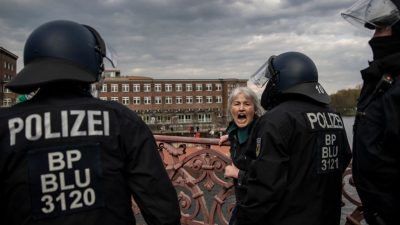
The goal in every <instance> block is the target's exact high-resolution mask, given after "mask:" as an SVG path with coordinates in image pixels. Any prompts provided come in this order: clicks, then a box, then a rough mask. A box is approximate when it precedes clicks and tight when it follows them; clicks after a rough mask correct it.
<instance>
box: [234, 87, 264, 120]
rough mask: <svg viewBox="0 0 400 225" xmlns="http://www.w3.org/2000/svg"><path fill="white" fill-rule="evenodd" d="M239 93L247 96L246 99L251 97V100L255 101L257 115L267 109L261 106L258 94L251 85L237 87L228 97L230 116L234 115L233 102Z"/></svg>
mask: <svg viewBox="0 0 400 225" xmlns="http://www.w3.org/2000/svg"><path fill="white" fill-rule="evenodd" d="M239 94H243V95H244V96H245V97H246V99H249V100H250V101H251V102H253V104H254V113H255V114H256V115H257V116H261V115H262V114H264V112H265V110H264V108H263V107H262V106H261V103H260V100H259V99H258V97H257V94H256V93H255V92H254V91H253V90H251V89H250V88H249V87H236V88H235V89H233V90H232V92H231V94H230V95H229V98H228V109H229V116H232V115H231V113H230V112H231V110H230V109H231V105H232V102H233V100H234V99H235V98H236V97H237V96H238V95H239Z"/></svg>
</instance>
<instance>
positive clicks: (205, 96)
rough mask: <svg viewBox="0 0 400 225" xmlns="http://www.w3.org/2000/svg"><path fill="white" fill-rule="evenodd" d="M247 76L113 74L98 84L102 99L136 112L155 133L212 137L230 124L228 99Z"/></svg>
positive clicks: (243, 84) (245, 82)
mask: <svg viewBox="0 0 400 225" xmlns="http://www.w3.org/2000/svg"><path fill="white" fill-rule="evenodd" d="M246 85H247V80H244V79H153V78H150V77H138V76H127V77H119V76H115V74H113V73H111V74H109V75H106V78H105V79H104V81H103V83H101V84H99V86H98V88H99V98H100V99H103V100H111V101H117V102H120V103H122V104H123V105H126V106H127V107H128V108H130V109H131V110H133V111H135V112H136V113H137V114H138V115H140V116H141V117H142V119H143V120H144V121H145V122H146V124H148V125H149V127H150V129H151V130H152V131H153V132H154V133H156V134H167V133H168V134H171V133H172V134H180V135H192V134H199V133H201V134H203V136H204V135H206V136H210V137H213V136H214V134H216V132H219V131H221V130H223V129H225V128H226V126H227V124H228V122H229V121H228V120H229V117H228V114H229V112H228V109H227V99H228V96H229V94H230V93H231V91H232V89H234V88H235V87H238V86H246Z"/></svg>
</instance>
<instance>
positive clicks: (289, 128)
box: [237, 100, 351, 225]
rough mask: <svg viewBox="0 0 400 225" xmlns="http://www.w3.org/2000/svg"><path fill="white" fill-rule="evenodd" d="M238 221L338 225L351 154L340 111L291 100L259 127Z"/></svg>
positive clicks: (253, 139)
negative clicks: (345, 172)
mask: <svg viewBox="0 0 400 225" xmlns="http://www.w3.org/2000/svg"><path fill="white" fill-rule="evenodd" d="M248 147H249V149H248V151H254V152H255V153H256V156H257V158H256V159H255V160H253V161H252V162H251V164H250V166H249V170H248V172H247V174H246V176H244V178H243V181H242V185H243V186H244V188H246V189H247V190H246V193H245V196H244V197H243V201H242V202H240V203H238V220H237V221H238V224H239V225H242V224H253V225H254V224H268V225H277V224H279V225H293V224H308V225H321V224H324V225H338V224H339V223H340V212H341V189H342V174H343V172H344V170H345V168H346V167H347V166H348V164H349V162H350V158H351V152H350V147H349V144H348V140H347V136H346V132H345V128H344V125H343V122H342V119H341V117H340V115H339V114H337V113H335V112H333V111H332V110H331V109H330V108H329V107H328V106H326V105H319V104H316V103H313V102H311V101H308V100H287V101H284V102H281V103H280V104H279V105H277V106H275V107H274V108H273V109H271V110H270V111H268V112H267V113H265V114H264V115H263V116H262V117H260V119H258V120H257V122H256V124H255V125H254V128H253V131H252V133H251V137H250V140H249V146H248Z"/></svg>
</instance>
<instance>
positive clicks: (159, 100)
mask: <svg viewBox="0 0 400 225" xmlns="http://www.w3.org/2000/svg"><path fill="white" fill-rule="evenodd" d="M154 104H156V105H160V104H162V97H161V96H156V97H154Z"/></svg>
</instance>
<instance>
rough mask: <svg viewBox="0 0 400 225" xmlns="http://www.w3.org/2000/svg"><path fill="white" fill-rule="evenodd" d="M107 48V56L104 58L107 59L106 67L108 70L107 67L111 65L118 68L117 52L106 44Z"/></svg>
mask: <svg viewBox="0 0 400 225" xmlns="http://www.w3.org/2000/svg"><path fill="white" fill-rule="evenodd" d="M105 47H106V54H105V56H104V58H105V59H107V60H106V61H105V67H106V68H107V65H108V64H110V65H111V67H113V68H116V67H117V65H118V62H117V57H118V56H117V52H116V51H115V50H114V48H112V47H111V46H110V45H109V43H105ZM107 62H108V63H107Z"/></svg>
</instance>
